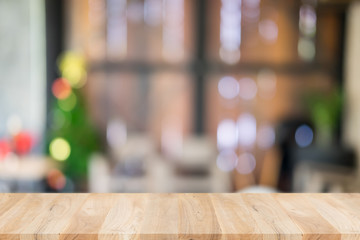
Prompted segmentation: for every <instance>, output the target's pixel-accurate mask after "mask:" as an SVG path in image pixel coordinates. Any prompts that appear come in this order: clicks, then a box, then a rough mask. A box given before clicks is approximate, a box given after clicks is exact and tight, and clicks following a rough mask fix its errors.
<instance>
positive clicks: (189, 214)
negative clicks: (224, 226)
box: [178, 193, 221, 240]
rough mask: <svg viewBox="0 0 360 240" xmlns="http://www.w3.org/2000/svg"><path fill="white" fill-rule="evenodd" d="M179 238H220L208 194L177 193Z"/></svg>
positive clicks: (194, 239) (195, 239) (219, 230)
mask: <svg viewBox="0 0 360 240" xmlns="http://www.w3.org/2000/svg"><path fill="white" fill-rule="evenodd" d="M178 198H179V239H187V240H188V239H193V240H197V239H204V240H205V239H220V238H221V229H220V226H219V223H218V221H217V218H216V215H215V212H214V207H213V205H212V202H211V199H210V197H209V195H208V194H186V193H185V194H179V195H178Z"/></svg>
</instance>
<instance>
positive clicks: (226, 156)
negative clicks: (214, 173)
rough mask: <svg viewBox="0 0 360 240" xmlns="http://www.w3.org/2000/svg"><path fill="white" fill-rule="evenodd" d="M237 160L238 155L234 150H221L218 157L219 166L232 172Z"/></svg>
mask: <svg viewBox="0 0 360 240" xmlns="http://www.w3.org/2000/svg"><path fill="white" fill-rule="evenodd" d="M237 162H238V157H237V155H236V153H235V152H234V151H233V150H224V151H221V152H220V153H219V155H218V157H217V158H216V165H217V167H218V168H219V169H220V170H222V171H224V172H230V171H232V170H234V169H235V167H236V165H237Z"/></svg>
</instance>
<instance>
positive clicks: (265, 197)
mask: <svg viewBox="0 0 360 240" xmlns="http://www.w3.org/2000/svg"><path fill="white" fill-rule="evenodd" d="M243 199H244V202H245V204H246V206H247V207H248V209H249V211H250V213H251V214H252V216H253V218H254V219H255V222H256V223H257V225H258V226H259V228H260V229H261V232H262V235H263V239H271V240H273V239H291V240H297V239H302V232H301V230H300V229H299V228H298V227H297V226H296V225H295V223H294V222H293V221H292V220H291V218H290V217H289V216H288V215H287V213H286V212H285V210H284V209H283V208H281V206H280V205H279V203H278V202H277V201H276V200H275V199H274V198H273V196H272V195H271V194H243Z"/></svg>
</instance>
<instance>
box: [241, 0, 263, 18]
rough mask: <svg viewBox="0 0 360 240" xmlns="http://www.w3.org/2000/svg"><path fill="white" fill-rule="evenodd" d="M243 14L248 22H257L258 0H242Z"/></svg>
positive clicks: (258, 14) (258, 13)
mask: <svg viewBox="0 0 360 240" xmlns="http://www.w3.org/2000/svg"><path fill="white" fill-rule="evenodd" d="M243 8H244V10H243V15H244V19H245V20H246V21H248V22H257V21H258V20H259V17H260V0H243Z"/></svg>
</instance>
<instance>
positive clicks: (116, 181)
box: [89, 135, 232, 192]
mask: <svg viewBox="0 0 360 240" xmlns="http://www.w3.org/2000/svg"><path fill="white" fill-rule="evenodd" d="M178 152H179V153H178V154H177V155H176V156H173V158H171V157H168V158H165V157H164V156H160V155H159V154H158V153H156V151H155V149H154V147H153V146H152V143H151V140H150V139H149V138H148V137H146V135H136V136H133V137H129V139H128V141H127V143H126V144H125V145H124V146H122V147H120V148H117V149H114V150H112V157H113V158H114V161H115V162H113V163H112V162H111V161H109V160H108V159H106V158H105V157H103V156H94V157H93V159H92V160H91V163H90V169H89V173H90V174H89V191H90V192H230V191H232V183H231V177H230V174H229V173H226V172H222V171H221V170H220V169H219V168H218V167H217V166H216V161H215V160H216V152H215V151H214V147H213V146H212V143H211V141H210V140H209V139H208V138H204V137H201V138H198V137H191V138H187V139H184V142H183V144H182V147H181V149H180V150H179V151H178Z"/></svg>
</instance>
